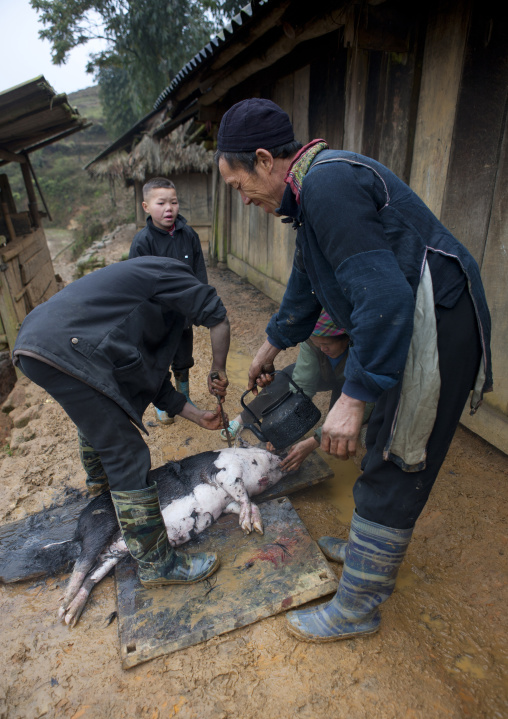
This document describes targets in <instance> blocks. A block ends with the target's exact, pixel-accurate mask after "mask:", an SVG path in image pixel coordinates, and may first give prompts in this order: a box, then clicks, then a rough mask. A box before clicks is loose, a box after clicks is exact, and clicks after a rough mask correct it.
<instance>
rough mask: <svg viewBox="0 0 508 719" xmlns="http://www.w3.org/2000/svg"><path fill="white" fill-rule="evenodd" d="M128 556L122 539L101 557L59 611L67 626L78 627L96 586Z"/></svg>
mask: <svg viewBox="0 0 508 719" xmlns="http://www.w3.org/2000/svg"><path fill="white" fill-rule="evenodd" d="M127 554H128V551H127V547H126V546H125V543H124V541H123V539H120V540H119V541H118V542H115V544H113V545H112V546H111V547H108V549H107V550H106V551H105V552H103V553H102V554H101V555H100V557H99V558H98V560H97V563H96V564H95V566H94V567H93V569H92V570H91V571H90V572H89V573H88V575H87V576H86V577H85V578H84V579H83V580H82V581H81V584H80V586H79V587H78V589H77V591H75V592H74V593H73V595H72V597H70V598H69V599H68V600H67V601H65V600H64V602H63V603H62V606H61V607H60V609H59V610H58V616H59V617H60V618H61V619H62V620H63V621H64V622H65V623H66V624H70V626H71V627H74V626H75V625H76V623H77V621H78V619H79V617H80V616H81V613H82V611H83V609H84V608H85V604H86V603H87V600H88V597H89V596H90V592H91V591H92V589H93V588H94V586H95V585H96V584H98V583H99V582H100V581H101V579H103V578H104V577H105V576H106V574H108V572H109V571H111V569H113V567H114V566H115V565H116V564H118V562H119V561H120V560H121V559H123V557H125V556H126V555H127ZM66 596H67V595H66Z"/></svg>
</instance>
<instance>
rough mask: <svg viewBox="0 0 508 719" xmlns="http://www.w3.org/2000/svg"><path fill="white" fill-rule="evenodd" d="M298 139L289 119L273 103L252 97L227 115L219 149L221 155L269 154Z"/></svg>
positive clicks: (219, 137)
mask: <svg viewBox="0 0 508 719" xmlns="http://www.w3.org/2000/svg"><path fill="white" fill-rule="evenodd" d="M294 139H295V136H294V132H293V126H292V124H291V121H290V119H289V115H288V114H287V113H286V112H284V110H282V109H281V108H280V107H279V106H278V105H276V104H275V103H274V102H272V101H271V100H264V99H263V98H259V97H252V98H250V99H249V100H242V101H241V102H237V103H236V105H233V107H230V108H229V110H228V111H227V112H226V113H225V114H224V115H223V117H222V120H221V123H220V127H219V134H218V137H217V149H218V150H220V151H221V152H254V151H255V150H257V149H258V148H263V149H265V150H269V149H270V148H272V147H278V146H279V145H285V144H286V143H287V142H292V141H293V140H294Z"/></svg>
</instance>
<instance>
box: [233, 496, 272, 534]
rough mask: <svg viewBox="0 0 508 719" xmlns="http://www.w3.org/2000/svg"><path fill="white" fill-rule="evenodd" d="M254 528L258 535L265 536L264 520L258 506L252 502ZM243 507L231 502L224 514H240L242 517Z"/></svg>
mask: <svg viewBox="0 0 508 719" xmlns="http://www.w3.org/2000/svg"><path fill="white" fill-rule="evenodd" d="M250 506H251V518H252V526H253V528H254V530H255V531H256V532H257V533H258V534H263V520H262V519H261V513H260V511H259V508H258V506H257V505H256V504H253V503H252V502H251V505H250ZM241 512H242V506H241V505H240V504H239V503H238V502H230V503H229V504H228V506H227V507H226V508H225V509H224V514H238V515H240V516H241Z"/></svg>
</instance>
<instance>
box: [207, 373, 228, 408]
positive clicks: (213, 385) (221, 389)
mask: <svg viewBox="0 0 508 719" xmlns="http://www.w3.org/2000/svg"><path fill="white" fill-rule="evenodd" d="M217 375H218V377H217ZM212 377H214V379H212ZM228 385H229V380H228V377H227V374H226V371H225V370H214V369H212V370H210V373H209V374H208V391H209V392H210V394H213V395H214V396H215V397H220V399H221V402H224V398H225V397H226V394H227V387H228Z"/></svg>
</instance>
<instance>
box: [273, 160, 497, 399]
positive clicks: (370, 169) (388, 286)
mask: <svg viewBox="0 0 508 719" xmlns="http://www.w3.org/2000/svg"><path fill="white" fill-rule="evenodd" d="M278 212H279V213H280V214H281V215H286V216H289V217H291V218H294V220H295V226H296V227H297V238H296V251H295V256H294V263H293V269H292V273H291V276H290V278H289V281H288V284H287V288H286V292H285V294H284V298H283V300H282V304H281V306H280V309H279V311H278V313H277V314H275V315H274V316H273V317H272V319H271V320H270V322H269V324H268V326H267V329H266V331H267V334H268V337H269V340H270V341H271V342H272V344H274V345H275V346H276V347H279V348H280V349H284V348H286V347H291V346H295V345H296V344H297V343H298V342H302V341H304V340H305V339H307V338H308V337H309V336H310V334H311V332H312V330H313V328H314V325H315V322H316V320H317V318H318V315H319V313H320V310H321V307H324V308H325V310H326V311H327V312H328V314H329V315H330V317H331V318H332V319H333V321H334V323H335V324H336V325H337V326H338V327H344V328H345V330H346V332H347V333H348V334H349V336H350V338H351V346H350V349H349V356H348V360H347V363H346V368H345V376H346V382H345V384H344V387H343V392H344V393H345V394H347V395H349V396H351V397H354V398H356V399H362V400H365V401H375V400H376V399H377V398H378V397H379V396H380V394H381V393H382V392H383V391H384V390H386V389H389V388H391V387H393V386H394V385H395V384H396V383H397V382H399V381H400V380H401V379H402V376H403V372H404V366H405V363H406V359H407V354H408V349H409V344H410V340H411V335H412V330H413V315H414V306H415V297H416V291H417V289H418V285H419V282H420V278H421V276H422V272H423V268H424V265H425V261H426V259H428V260H429V266H430V269H431V274H432V280H433V288H434V296H435V298H436V299H437V304H438V303H439V302H442V304H444V305H445V306H453V303H454V301H455V299H456V298H457V297H458V295H459V294H460V292H461V291H462V289H463V287H464V286H465V281H464V275H465V276H467V281H468V282H469V289H470V293H471V296H472V298H473V302H474V304H475V308H476V314H477V318H478V323H479V328H480V336H481V340H482V345H483V357H484V369H485V376H486V380H485V383H484V391H485V390H487V389H490V388H491V386H492V371H491V358H490V314H489V311H488V307H487V302H486V299H485V293H484V290H483V285H482V282H481V278H480V271H479V268H478V265H477V263H476V262H475V260H474V259H473V257H472V256H471V255H470V253H469V252H468V251H467V249H466V248H465V247H464V246H463V245H462V244H461V243H460V242H459V241H458V240H457V239H456V238H455V237H454V236H453V235H452V234H451V233H450V232H449V231H448V230H447V229H446V228H445V227H444V226H443V225H442V224H441V222H439V220H438V219H437V218H436V217H435V216H434V215H433V213H432V212H431V211H430V210H429V208H428V207H427V206H426V205H425V204H424V203H423V202H422V200H420V198H419V197H418V196H417V195H416V194H415V193H414V192H413V191H412V190H411V189H410V188H409V187H408V186H407V185H406V184H405V183H404V182H402V180H400V179H399V178H398V177H397V176H396V175H394V174H393V173H392V172H391V171H390V170H388V169H387V168H386V167H384V166H383V165H381V164H380V163H379V162H376V161H375V160H372V159H370V158H367V157H364V156H362V155H358V154H355V153H351V152H346V151H336V150H323V151H322V152H320V153H318V154H317V156H316V158H315V159H314V161H313V163H312V165H311V167H310V169H309V171H308V172H307V174H306V175H305V177H304V179H303V184H302V192H301V204H300V205H298V204H297V203H296V200H295V197H294V195H293V193H292V191H291V188H290V187H289V185H288V187H287V189H286V191H285V194H284V197H283V201H282V204H281V207H280V208H279V210H278Z"/></svg>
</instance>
